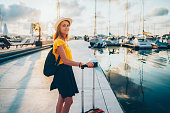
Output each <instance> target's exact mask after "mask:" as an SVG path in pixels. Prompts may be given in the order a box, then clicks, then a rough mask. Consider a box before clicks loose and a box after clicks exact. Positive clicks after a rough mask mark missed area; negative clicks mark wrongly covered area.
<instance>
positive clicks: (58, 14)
mask: <svg viewBox="0 0 170 113" xmlns="http://www.w3.org/2000/svg"><path fill="white" fill-rule="evenodd" d="M59 18H60V1H59V0H57V19H59Z"/></svg>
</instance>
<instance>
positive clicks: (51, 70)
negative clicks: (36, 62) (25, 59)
mask: <svg viewBox="0 0 170 113" xmlns="http://www.w3.org/2000/svg"><path fill="white" fill-rule="evenodd" d="M59 61H60V56H59V57H58V59H57V62H56V60H55V55H54V54H53V48H52V49H51V50H50V52H49V53H48V55H47V58H46V60H45V64H44V70H43V73H44V75H45V76H47V77H49V76H52V75H54V74H55V73H56V72H57V68H58V66H57V64H58V63H59Z"/></svg>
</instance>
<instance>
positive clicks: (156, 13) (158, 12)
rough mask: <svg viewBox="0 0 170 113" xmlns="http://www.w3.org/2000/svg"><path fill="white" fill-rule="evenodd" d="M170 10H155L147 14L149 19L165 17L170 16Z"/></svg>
mask: <svg viewBox="0 0 170 113" xmlns="http://www.w3.org/2000/svg"><path fill="white" fill-rule="evenodd" d="M168 13H169V10H168V9H167V8H155V9H153V10H152V11H151V12H149V13H148V14H147V16H148V17H156V16H164V15H168Z"/></svg>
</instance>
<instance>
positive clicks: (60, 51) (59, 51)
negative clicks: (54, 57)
mask: <svg viewBox="0 0 170 113" xmlns="http://www.w3.org/2000/svg"><path fill="white" fill-rule="evenodd" d="M56 53H57V54H59V55H60V57H61V59H62V61H63V63H64V64H67V65H70V66H79V63H80V62H75V61H72V60H69V59H67V57H66V53H65V51H64V47H63V45H61V46H59V47H58V48H57V50H56Z"/></svg>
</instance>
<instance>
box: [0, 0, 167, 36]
mask: <svg viewBox="0 0 170 113" xmlns="http://www.w3.org/2000/svg"><path fill="white" fill-rule="evenodd" d="M59 1H60V17H69V18H71V19H72V20H73V23H72V25H71V27H70V35H78V36H83V35H93V34H94V21H95V19H94V15H95V0H59ZM96 1H97V2H96V15H97V18H96V30H97V34H104V35H107V34H108V32H109V31H110V33H112V34H114V35H119V36H120V35H126V34H127V31H128V33H129V34H140V33H142V29H143V6H144V30H145V32H150V33H152V34H153V35H155V34H158V35H163V34H165V33H169V32H170V0H143V1H144V5H143V3H142V0H110V4H109V0H96ZM127 1H128V9H127ZM109 6H110V10H109ZM0 9H1V15H2V18H3V21H2V24H4V23H6V24H7V27H8V32H9V33H15V34H18V35H19V34H29V33H30V26H31V23H36V22H40V23H41V27H42V32H43V33H44V34H46V33H48V34H50V35H51V34H53V33H54V32H55V31H54V25H55V23H56V21H57V0H0ZM127 12H128V13H127ZM127 14H128V16H127ZM127 18H128V19H127ZM109 20H110V30H109ZM127 20H128V21H127ZM127 23H128V30H127ZM0 25H1V24H0Z"/></svg>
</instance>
